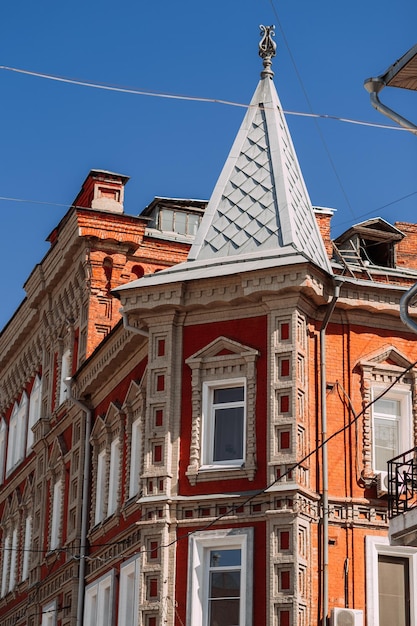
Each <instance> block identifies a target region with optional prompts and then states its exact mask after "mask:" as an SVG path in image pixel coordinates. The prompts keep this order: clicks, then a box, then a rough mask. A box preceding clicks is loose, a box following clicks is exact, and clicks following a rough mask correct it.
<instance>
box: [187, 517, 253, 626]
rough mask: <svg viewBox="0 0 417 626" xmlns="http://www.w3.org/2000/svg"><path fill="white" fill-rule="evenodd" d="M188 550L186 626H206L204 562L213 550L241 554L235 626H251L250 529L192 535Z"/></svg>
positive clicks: (251, 558) (251, 531)
mask: <svg viewBox="0 0 417 626" xmlns="http://www.w3.org/2000/svg"><path fill="white" fill-rule="evenodd" d="M188 548H189V550H188V590H187V626H195V624H198V625H199V626H208V621H207V620H208V584H209V579H208V576H209V561H208V560H209V556H210V550H213V549H216V548H217V549H233V548H238V549H240V550H241V570H240V571H241V593H240V600H241V601H240V618H239V626H252V623H253V616H252V613H253V608H252V585H253V528H233V529H224V530H217V531H201V532H196V533H193V534H192V535H191V536H190V538H189V546H188Z"/></svg>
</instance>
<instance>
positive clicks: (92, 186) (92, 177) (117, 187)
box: [74, 170, 129, 213]
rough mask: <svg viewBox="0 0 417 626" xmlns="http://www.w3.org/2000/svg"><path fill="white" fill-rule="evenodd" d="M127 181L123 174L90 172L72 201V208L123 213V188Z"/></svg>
mask: <svg viewBox="0 0 417 626" xmlns="http://www.w3.org/2000/svg"><path fill="white" fill-rule="evenodd" d="M128 180H129V177H128V176H124V175H123V174H116V173H114V172H106V171H105V170H91V171H90V173H89V174H88V176H87V178H86V179H85V181H84V183H83V185H82V187H81V191H80V192H79V194H78V196H77V197H76V198H75V200H74V206H78V207H82V208H86V209H97V211H107V212H108V213H123V200H124V186H125V185H126V183H127V181H128Z"/></svg>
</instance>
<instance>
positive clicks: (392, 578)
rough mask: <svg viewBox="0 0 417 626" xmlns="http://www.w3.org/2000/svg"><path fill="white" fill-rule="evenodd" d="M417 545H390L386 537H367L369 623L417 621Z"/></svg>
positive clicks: (408, 625) (373, 625)
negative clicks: (416, 585) (416, 587)
mask: <svg viewBox="0 0 417 626" xmlns="http://www.w3.org/2000/svg"><path fill="white" fill-rule="evenodd" d="M416 574H417V547H411V546H391V545H389V542H388V538H387V537H375V536H368V537H366V596H367V602H366V623H367V625H368V626H392V625H393V624H395V626H411V625H412V624H415V623H416V621H415V620H416V611H417V597H416V594H415V577H416Z"/></svg>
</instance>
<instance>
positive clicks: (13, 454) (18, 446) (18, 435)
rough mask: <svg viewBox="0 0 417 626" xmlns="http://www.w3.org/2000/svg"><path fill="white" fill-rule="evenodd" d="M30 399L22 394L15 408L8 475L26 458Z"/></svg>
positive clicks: (10, 437)
mask: <svg viewBox="0 0 417 626" xmlns="http://www.w3.org/2000/svg"><path fill="white" fill-rule="evenodd" d="M27 408H28V397H27V395H26V393H25V392H23V394H22V398H21V400H20V404H18V403H17V402H16V403H15V405H14V407H13V411H12V414H11V416H10V422H9V441H8V446H7V462H6V473H7V474H10V472H11V471H12V470H13V469H14V468H15V467H16V466H17V465H18V464H19V463H20V462H21V461H23V459H24V457H25V450H26V426H27Z"/></svg>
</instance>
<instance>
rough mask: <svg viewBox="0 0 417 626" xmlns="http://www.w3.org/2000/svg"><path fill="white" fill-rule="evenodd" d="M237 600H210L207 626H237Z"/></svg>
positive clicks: (238, 617) (238, 622) (238, 619)
mask: <svg viewBox="0 0 417 626" xmlns="http://www.w3.org/2000/svg"><path fill="white" fill-rule="evenodd" d="M239 605H240V602H239V600H223V599H222V600H211V601H210V602H209V621H208V623H209V626H239V624H240V616H239Z"/></svg>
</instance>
